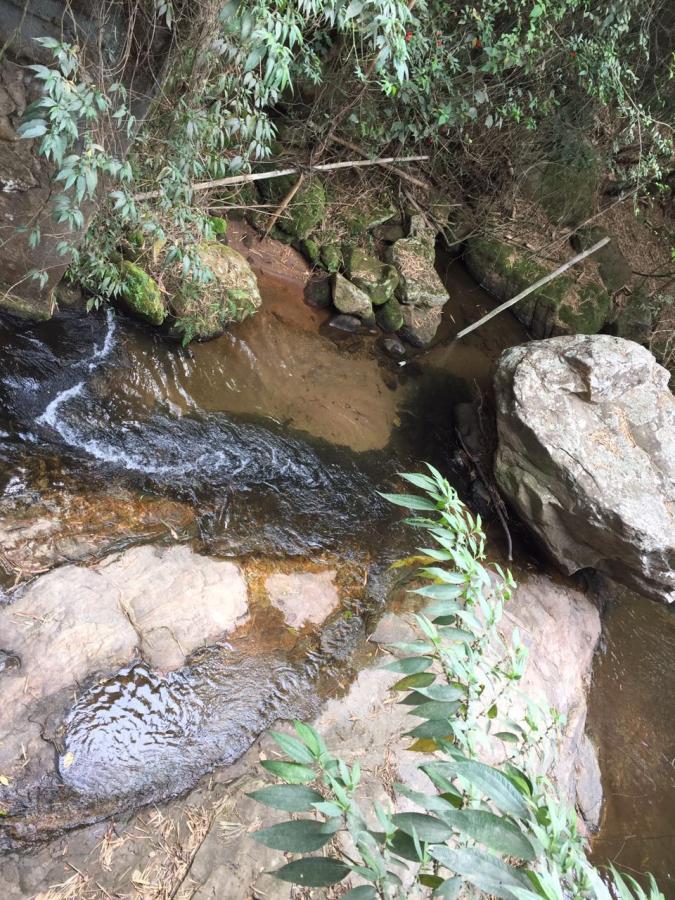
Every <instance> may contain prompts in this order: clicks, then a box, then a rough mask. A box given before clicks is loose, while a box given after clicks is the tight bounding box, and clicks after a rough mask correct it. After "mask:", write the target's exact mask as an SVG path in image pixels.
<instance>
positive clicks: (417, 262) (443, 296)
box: [388, 223, 448, 308]
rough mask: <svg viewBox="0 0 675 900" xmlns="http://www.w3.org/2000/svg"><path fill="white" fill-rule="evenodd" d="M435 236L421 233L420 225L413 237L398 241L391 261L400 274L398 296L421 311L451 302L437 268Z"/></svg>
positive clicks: (426, 232) (391, 254) (390, 252)
mask: <svg viewBox="0 0 675 900" xmlns="http://www.w3.org/2000/svg"><path fill="white" fill-rule="evenodd" d="M434 242H435V234H434V233H433V232H432V231H429V230H420V228H419V227H418V225H417V223H414V224H413V227H412V228H411V236H410V237H407V238H403V239H402V240H400V241H396V243H395V244H393V245H392V246H391V247H390V248H389V250H388V258H389V260H390V262H391V263H392V264H393V265H394V267H395V268H396V270H397V271H398V274H399V283H398V287H397V289H396V295H397V297H398V299H399V300H401V302H402V303H408V304H411V305H413V306H419V307H424V308H427V307H441V306H444V305H445V304H446V303H447V301H448V292H447V291H446V289H445V285H444V284H443V282H442V281H441V279H440V277H439V275H438V272H437V271H436V268H435V266H434V261H435V256H436V253H435V247H434Z"/></svg>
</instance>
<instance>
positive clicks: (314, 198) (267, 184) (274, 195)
mask: <svg viewBox="0 0 675 900" xmlns="http://www.w3.org/2000/svg"><path fill="white" fill-rule="evenodd" d="M297 180H298V176H297V175H286V176H284V177H283V178H270V179H267V180H265V181H262V182H261V183H260V188H259V189H260V194H261V196H262V198H263V199H264V200H265V202H266V203H274V204H279V203H281V201H282V200H283V198H284V197H285V196H286V195H287V194H288V192H289V191H290V190H291V188H292V187H293V186H294V185H295V183H296V182H297ZM325 213H326V190H325V188H324V186H323V182H322V181H321V180H320V179H319V178H317V177H312V178H306V179H305V180H304V181H303V183H302V184H301V185H300V188H299V189H298V191H297V193H296V194H295V196H294V197H293V199H292V200H291V202H290V203H289V204H288V206H287V207H286V209H285V210H284V212H283V213H282V215H281V216H280V217H279V220H278V222H277V227H278V228H279V229H280V230H281V231H283V232H285V233H286V234H288V235H290V236H291V238H293V239H294V240H299V241H302V240H305V239H306V238H308V237H309V236H310V234H311V233H312V232H313V231H314V229H315V228H316V226H317V225H318V224H319V223H320V222H321V221H322V219H323V217H324V215H325Z"/></svg>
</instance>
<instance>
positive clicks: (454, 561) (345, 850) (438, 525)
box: [251, 466, 663, 900]
mask: <svg viewBox="0 0 675 900" xmlns="http://www.w3.org/2000/svg"><path fill="white" fill-rule="evenodd" d="M429 470H430V474H429V475H421V474H411V475H404V476H403V477H404V478H405V479H406V480H407V481H408V482H410V483H412V484H413V485H415V486H416V487H419V488H421V489H422V491H423V494H422V495H418V494H414V495H405V494H393V495H389V499H390V500H391V501H392V502H394V503H397V504H399V505H401V506H404V507H407V508H409V509H413V510H415V511H416V512H417V513H418V515H416V516H415V517H414V518H411V519H408V520H407V521H408V524H410V525H411V526H413V527H415V528H417V529H420V530H421V533H422V534H423V535H424V537H425V539H428V540H429V541H430V543H431V545H432V546H431V547H424V548H420V550H419V554H420V555H419V556H417V557H414V558H413V559H412V560H411V561H409V564H410V563H413V562H414V563H415V564H416V565H420V564H421V565H422V568H420V569H419V571H418V572H417V574H418V575H419V576H420V579H421V581H422V586H421V587H418V588H416V589H415V590H414V591H413V592H412V593H413V594H414V595H416V596H417V597H420V598H422V600H423V603H424V604H426V605H424V606H423V608H422V609H421V610H420V612H419V613H417V614H416V615H415V620H416V622H417V626H418V628H419V633H420V639H419V640H416V641H413V642H407V643H406V642H404V643H398V644H394V645H393V646H392V650H394V651H396V652H397V654H398V658H397V659H395V661H394V662H391V663H389V664H387V665H386V666H385V668H386V669H387V670H389V671H392V672H396V673H397V674H398V676H402V677H399V680H398V681H396V682H395V683H394V684H393V685H392V690H394V691H399V692H401V694H402V695H403V699H402V700H401V702H402V703H404V704H406V706H407V707H408V708H409V710H410V714H411V715H412V716H414V717H416V718H418V719H420V720H421V723H420V724H419V725H417V726H416V727H414V728H413V729H412V730H410V731H408V732H406V736H407V737H409V738H410V740H411V744H410V747H409V749H410V750H411V751H414V752H420V753H423V754H425V760H424V763H422V764H421V765H420V769H421V771H422V772H423V773H424V775H425V776H426V781H427V782H428V784H429V789H428V790H427V791H419V790H411V789H410V788H409V787H406V786H405V785H403V784H397V785H395V791H396V794H397V795H398V797H402V798H407V799H408V800H412V801H413V802H414V803H415V804H416V805H418V807H419V808H420V809H421V810H423V812H398V813H397V812H395V811H394V810H393V809H391V808H385V807H384V806H382V805H381V804H378V803H377V802H376V803H375V804H373V803H372V801H371V800H369V798H368V797H365V798H364V799H365V801H366V804H367V805H364V803H363V802H361V801H359V799H358V798H357V794H358V787H359V781H360V774H361V770H360V765H359V762H358V761H356V762H355V763H354V764H353V765H352V766H351V767H350V766H349V765H347V763H345V761H344V760H342V759H340V758H337V757H336V756H334V755H333V754H332V753H330V752H329V751H328V749H327V747H326V745H325V743H324V741H323V739H322V737H321V735H320V734H318V733H317V732H316V731H315V730H314V729H312V728H311V727H309V726H308V725H305V724H303V723H301V722H296V725H295V728H296V732H297V737H293V736H290V735H288V734H277V733H273V737H274V738H275V740H276V741H277V743H278V745H279V747H280V748H281V751H282V752H283V753H284V754H285V755H286V757H287V758H286V759H276V758H275V759H271V760H264V761H263V763H262V765H263V766H264V767H265V769H267V770H268V771H269V772H271V773H272V774H273V775H274V776H276V777H278V778H280V779H281V780H282V782H283V784H281V785H275V786H269V787H264V788H262V789H260V790H258V791H254V792H253V794H252V795H251V796H253V797H254V798H256V799H257V800H259V801H260V802H261V803H265V804H267V805H269V806H272V807H274V808H276V809H280V810H284V811H287V812H293V813H309V814H310V817H307V816H305V817H296V818H293V819H292V820H291V821H287V822H281V823H279V824H277V825H272V826H271V827H269V828H265V829H262V830H261V831H258V832H257V833H256V834H255V837H256V839H257V840H258V841H259V842H260V843H262V844H264V845H265V846H267V847H271V848H273V849H277V850H284V851H290V852H294V853H306V854H308V853H310V852H311V851H316V850H319V849H321V848H323V847H326V846H327V845H329V846H330V853H329V854H328V855H319V856H311V855H306V856H304V857H303V858H302V859H299V860H295V861H293V862H290V863H288V864H287V865H285V866H283V867H282V868H281V869H278V870H277V871H276V872H275V873H274V874H275V875H276V876H277V878H280V879H282V880H283V881H289V882H291V883H293V884H299V885H304V886H307V887H312V886H313V887H327V886H329V885H333V884H337V883H339V882H341V881H344V880H345V879H346V878H348V877H349V876H358V877H359V879H360V881H361V882H362V884H361V886H359V887H355V888H353V889H352V890H350V891H349V892H348V893H347V894H345V895H344V896H345V897H349V898H354V900H356V898H358V900H377V898H394V897H404V896H406V895H407V894H408V892H409V890H410V889H411V888H417V889H420V890H422V892H423V893H424V894H426V895H428V896H432V895H433V896H434V897H442V898H446V900H447V898H452V897H457V896H465V894H463V893H462V890H463V888H466V886H467V885H468V886H469V887H472V888H478V889H479V891H480V892H483V893H485V894H488V895H489V896H491V897H499V898H504V900H529V898H532V900H534V898H542V897H543V898H545V900H563V898H569V897H579V898H581V897H588V898H597V900H611V898H612V896H614V897H615V898H621V900H631V898H639V900H646V898H647V897H650V898H651V900H658V898H662V897H663V894H661V893H660V891H659V890H658V888H657V886H656V884H655V883H654V881H653V879H650V881H649V887H648V891H647V893H645V892H644V890H643V888H642V887H640V885H638V884H637V882H635V880H634V879H633V878H631V877H630V876H627V875H624V876H622V875H620V874H619V873H618V872H616V871H615V870H614V869H613V868H612V869H611V871H610V872H608V873H607V876H606V879H607V880H606V881H604V880H603V879H602V878H601V877H600V874H599V872H598V871H597V870H596V869H595V868H594V867H593V866H592V865H591V864H590V863H589V862H588V860H587V859H586V856H585V841H584V839H583V838H582V837H581V836H580V834H579V832H578V830H577V821H576V814H575V812H574V810H572V809H567V808H566V807H565V805H564V804H561V803H560V801H559V799H558V798H557V797H556V791H555V787H554V785H553V784H552V783H551V782H550V781H549V779H548V778H547V777H546V774H545V773H546V772H547V771H549V770H550V768H551V766H552V760H553V759H554V757H555V742H556V736H557V732H558V728H559V726H560V724H561V721H560V717H559V715H558V714H556V712H555V711H554V710H550V709H544V708H542V707H541V706H540V705H539V704H538V703H536V702H534V701H533V700H532V699H527V700H526V701H525V702H523V697H522V696H521V692H520V690H519V687H518V685H519V682H520V680H521V678H522V675H523V673H524V671H525V667H526V664H527V652H526V650H525V648H524V647H523V645H522V644H521V642H520V636H519V633H518V630H517V629H514V630H513V632H512V636H511V639H510V640H504V639H503V637H502V636H500V632H499V625H500V622H501V621H502V617H503V614H504V607H505V605H506V604H507V603H508V601H509V599H510V597H511V595H512V592H513V590H514V589H515V588H516V585H515V583H514V581H513V578H512V576H511V574H510V572H508V571H503V570H502V568H501V567H500V566H499V565H490V564H489V563H488V562H487V561H486V557H485V535H484V534H483V531H482V528H481V522H480V518H474V517H473V516H472V515H471V514H470V513H469V511H468V510H467V509H466V507H465V506H464V505H463V504H462V502H461V501H460V500H459V498H458V496H457V494H456V492H455V490H454V489H453V488H452V487H451V486H450V485H449V484H448V482H447V481H446V480H445V479H444V478H443V477H442V476H441V475H440V473H439V472H438V471H436V470H435V469H434V468H433V467H431V466H429ZM431 754H433V755H431ZM486 757H487V758H492V759H494V758H495V757H497V758H499V759H500V760H501V762H499V763H498V764H497V765H493V766H490V765H487V764H486V763H485V762H484V761H482V760H485V758H486ZM310 785H314V786H312V787H310ZM608 884H609V885H610V887H611V891H610V887H608V886H607V885H608Z"/></svg>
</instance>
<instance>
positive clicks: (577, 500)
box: [495, 335, 675, 601]
mask: <svg viewBox="0 0 675 900" xmlns="http://www.w3.org/2000/svg"><path fill="white" fill-rule="evenodd" d="M668 379H669V373H668V372H667V371H666V370H665V369H664V368H662V367H661V366H659V365H658V364H657V363H656V361H655V359H654V357H653V356H652V355H651V354H650V353H649V351H647V350H646V349H645V348H643V347H641V346H639V345H638V344H636V343H633V342H632V341H626V340H623V339H621V338H617V337H611V336H609V335H593V336H584V335H578V336H570V337H558V338H551V339H549V340H546V341H537V342H533V343H531V344H527V345H525V346H521V347H514V348H512V349H510V350H507V351H506V352H505V353H504V354H502V356H501V358H500V360H499V364H498V366H497V371H496V375H495V392H496V398H497V428H498V433H499V447H498V450H497V455H496V459H495V476H496V479H497V482H498V484H499V486H500V488H501V489H502V491H503V492H504V494H505V495H506V496H507V497H508V499H509V501H510V502H511V504H512V505H513V506H514V507H515V509H516V510H517V511H518V512H519V513H520V515H521V516H522V517H523V519H524V520H525V521H526V522H527V523H528V525H529V526H530V528H531V529H532V530H533V531H534V532H535V534H536V535H537V536H538V537H539V538H540V540H541V541H542V542H543V544H544V545H545V547H546V548H547V549H548V551H549V552H550V554H551V555H552V556H553V558H554V559H555V560H556V561H557V562H558V564H559V565H560V566H561V567H562V569H563V570H564V571H566V572H568V573H571V572H576V571H577V570H579V569H584V568H593V569H598V570H599V571H601V572H603V573H605V574H607V575H609V576H610V577H612V578H615V579H616V580H617V581H619V582H621V583H623V584H626V585H628V586H629V587H634V588H636V589H637V590H638V591H641V592H642V593H644V594H646V595H648V596H650V597H654V598H656V599H661V600H668V601H671V600H673V599H675V513H674V510H675V399H673V395H672V394H671V392H670V391H669V389H668Z"/></svg>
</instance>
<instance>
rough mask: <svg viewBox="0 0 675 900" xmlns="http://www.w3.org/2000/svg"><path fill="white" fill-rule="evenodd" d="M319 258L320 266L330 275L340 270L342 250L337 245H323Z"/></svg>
mask: <svg viewBox="0 0 675 900" xmlns="http://www.w3.org/2000/svg"><path fill="white" fill-rule="evenodd" d="M319 256H320V259H321V265H322V266H323V268H324V269H325V270H326V271H327V272H330V273H331V275H332V274H334V273H335V272H338V271H339V270H340V269H341V268H342V250H341V249H340V247H339V246H338V245H337V244H324V245H323V247H322V248H321V252H320V254H319Z"/></svg>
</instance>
